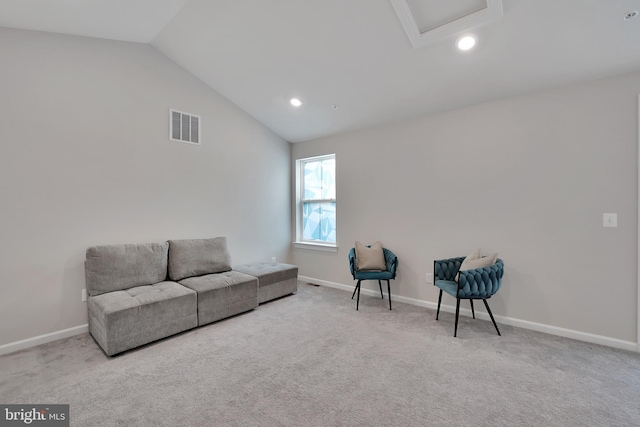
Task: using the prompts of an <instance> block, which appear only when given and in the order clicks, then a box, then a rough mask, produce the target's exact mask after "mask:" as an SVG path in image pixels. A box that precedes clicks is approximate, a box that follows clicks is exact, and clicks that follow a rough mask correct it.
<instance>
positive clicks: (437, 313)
mask: <svg viewBox="0 0 640 427" xmlns="http://www.w3.org/2000/svg"><path fill="white" fill-rule="evenodd" d="M440 302H442V289H440V296H439V297H438V311H437V312H436V320H438V316H440Z"/></svg>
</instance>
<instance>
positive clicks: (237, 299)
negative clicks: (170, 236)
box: [85, 237, 298, 356]
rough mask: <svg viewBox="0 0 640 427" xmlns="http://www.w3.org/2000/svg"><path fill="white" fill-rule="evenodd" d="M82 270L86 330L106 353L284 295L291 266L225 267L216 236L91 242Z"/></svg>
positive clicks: (291, 284) (291, 285)
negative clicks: (85, 302) (104, 244)
mask: <svg viewBox="0 0 640 427" xmlns="http://www.w3.org/2000/svg"><path fill="white" fill-rule="evenodd" d="M85 273H86V284H87V293H88V298H87V303H88V311H89V332H90V333H91V335H92V336H93V337H94V339H95V340H96V342H97V343H98V344H99V345H100V347H102V349H103V350H104V352H105V353H106V354H107V355H109V356H112V355H114V354H117V353H121V352H123V351H126V350H129V349H132V348H135V347H138V346H141V345H144V344H147V343H149V342H152V341H155V340H158V339H160V338H164V337H167V336H170V335H173V334H176V333H178V332H182V331H186V330H188V329H191V328H195V327H196V326H201V325H205V324H207V323H211V322H215V321H216V320H220V319H224V318H226V317H230V316H233V315H236V314H239V313H243V312H246V311H249V310H252V309H254V308H256V307H257V306H258V304H259V303H260V304H261V303H263V302H266V301H269V300H271V299H275V298H279V297H281V296H284V295H288V294H291V293H293V292H295V291H296V290H297V277H298V268H297V267H296V266H295V265H290V264H281V263H252V264H244V265H240V266H236V267H234V268H232V266H231V257H230V256H229V252H228V250H227V241H226V238H225V237H216V238H213V239H193V240H169V241H168V242H162V243H148V244H127V245H110V246H94V247H91V248H89V249H87V257H86V261H85Z"/></svg>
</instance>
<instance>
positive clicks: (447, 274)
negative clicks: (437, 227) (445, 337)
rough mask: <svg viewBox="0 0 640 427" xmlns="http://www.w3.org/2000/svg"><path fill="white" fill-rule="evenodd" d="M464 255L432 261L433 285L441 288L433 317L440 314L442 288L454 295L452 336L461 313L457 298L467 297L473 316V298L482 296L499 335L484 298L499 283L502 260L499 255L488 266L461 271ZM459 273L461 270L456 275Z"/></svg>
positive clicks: (454, 333) (456, 333)
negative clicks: (454, 306)
mask: <svg viewBox="0 0 640 427" xmlns="http://www.w3.org/2000/svg"><path fill="white" fill-rule="evenodd" d="M464 259H465V257H461V258H450V259H442V260H436V261H434V262H433V277H434V279H435V280H434V285H435V286H436V287H438V288H440V296H439V297H438V312H437V313H436V320H438V317H439V316H440V302H441V301H442V292H443V291H444V292H446V293H448V294H449V295H451V296H452V297H454V298H455V299H456V325H455V329H454V331H453V336H454V337H456V336H457V335H458V316H459V314H460V300H463V299H468V300H469V302H470V303H471V314H472V315H473V318H474V319H475V318H476V313H475V310H474V308H473V300H475V299H481V300H482V301H483V302H484V306H485V307H486V308H487V312H488V313H489V316H490V317H491V321H492V322H493V326H495V328H496V332H498V335H501V334H500V330H499V329H498V325H497V324H496V321H495V319H494V318H493V314H492V313H491V309H490V308H489V304H488V303H487V300H488V299H489V298H491V296H493V295H495V293H496V292H498V290H499V289H500V286H501V285H502V275H503V274H504V262H503V261H502V260H501V259H500V258H498V259H497V261H496V262H495V263H494V264H492V265H490V266H488V267H481V268H476V269H472V270H462V271H460V266H461V265H462V261H464ZM458 273H460V274H459V275H458Z"/></svg>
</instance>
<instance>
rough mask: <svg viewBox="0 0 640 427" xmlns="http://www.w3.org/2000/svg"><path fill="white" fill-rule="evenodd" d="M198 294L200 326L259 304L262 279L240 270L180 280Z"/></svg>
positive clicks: (251, 308)
mask: <svg viewBox="0 0 640 427" xmlns="http://www.w3.org/2000/svg"><path fill="white" fill-rule="evenodd" d="M178 283H180V284H181V285H182V286H185V287H187V288H189V289H192V290H194V291H195V292H196V293H197V294H198V325H206V324H207V323H211V322H215V321H216V320H220V319H224V318H225V317H230V316H234V315H236V314H239V313H243V312H245V311H249V310H253V309H254V308H256V307H257V306H258V279H256V278H255V277H253V276H250V275H248V274H244V273H240V272H237V271H226V272H224V273H215V274H207V275H205V276H198V277H189V278H187V279H183V280H180V281H179V282H178Z"/></svg>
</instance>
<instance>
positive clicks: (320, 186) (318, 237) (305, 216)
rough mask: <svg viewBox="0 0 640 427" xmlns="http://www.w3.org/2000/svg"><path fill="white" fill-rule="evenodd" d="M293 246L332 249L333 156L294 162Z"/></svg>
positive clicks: (334, 216) (333, 239)
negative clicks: (296, 191) (295, 201)
mask: <svg viewBox="0 0 640 427" xmlns="http://www.w3.org/2000/svg"><path fill="white" fill-rule="evenodd" d="M296 176H297V178H298V181H297V182H298V187H297V190H298V196H297V207H296V211H297V215H296V223H297V242H298V243H302V244H305V243H306V244H316V245H324V246H333V247H335V246H336V156H335V154H331V155H327V156H321V157H312V158H307V159H300V160H297V161H296Z"/></svg>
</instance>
